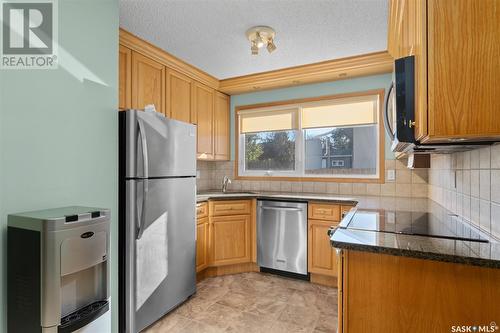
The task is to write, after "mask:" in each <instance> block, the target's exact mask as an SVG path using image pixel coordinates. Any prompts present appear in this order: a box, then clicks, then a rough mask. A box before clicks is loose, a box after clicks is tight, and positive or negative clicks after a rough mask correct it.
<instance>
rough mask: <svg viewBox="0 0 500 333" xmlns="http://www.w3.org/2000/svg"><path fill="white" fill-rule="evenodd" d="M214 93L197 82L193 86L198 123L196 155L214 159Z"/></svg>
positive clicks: (204, 158) (201, 157) (203, 158)
mask: <svg viewBox="0 0 500 333" xmlns="http://www.w3.org/2000/svg"><path fill="white" fill-rule="evenodd" d="M214 94H215V90H214V89H212V88H209V87H207V86H205V85H203V84H200V83H198V82H196V83H195V86H194V107H195V110H196V116H197V124H198V133H197V134H198V135H197V138H198V147H197V157H198V159H202V160H213V159H214V135H213V131H214Z"/></svg>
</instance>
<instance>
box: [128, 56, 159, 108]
mask: <svg viewBox="0 0 500 333" xmlns="http://www.w3.org/2000/svg"><path fill="white" fill-rule="evenodd" d="M164 96H165V66H163V65H162V64H160V63H158V62H156V61H154V60H152V59H150V58H148V57H145V56H143V55H142V54H140V53H137V52H134V51H132V107H133V108H135V109H143V108H144V107H145V106H146V105H148V104H154V106H155V107H156V111H158V112H161V113H165V102H164V100H165V97H164Z"/></svg>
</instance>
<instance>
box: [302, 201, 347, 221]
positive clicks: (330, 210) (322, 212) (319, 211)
mask: <svg viewBox="0 0 500 333" xmlns="http://www.w3.org/2000/svg"><path fill="white" fill-rule="evenodd" d="M307 214H308V217H309V218H310V219H316V220H326V221H334V222H338V221H340V206H339V205H333V204H325V203H314V202H313V203H309V206H308V209H307Z"/></svg>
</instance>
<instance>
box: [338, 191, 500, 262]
mask: <svg viewBox="0 0 500 333" xmlns="http://www.w3.org/2000/svg"><path fill="white" fill-rule="evenodd" d="M396 201H398V200H396ZM394 210H397V209H394V208H375V207H371V209H366V208H357V209H353V210H352V211H351V212H350V214H348V215H347V216H346V217H345V218H344V219H343V220H342V222H341V223H340V224H339V227H338V228H337V229H336V230H335V232H334V233H333V235H332V236H331V238H330V240H331V244H332V246H333V247H335V248H339V249H346V250H356V251H366V252H374V253H383V254H389V255H396V256H405V257H413V258H419V259H429V260H438V261H445V262H452V263H459V264H467V265H474V266H483V267H490V268H500V243H499V242H498V239H495V238H494V237H492V236H491V235H488V234H486V233H484V232H482V231H481V230H479V229H478V228H477V227H476V226H474V225H472V224H471V223H470V222H469V221H467V220H465V219H463V218H461V217H459V216H457V215H455V214H452V213H451V212H449V211H448V210H446V209H444V208H443V207H441V206H440V205H438V204H437V203H435V202H434V201H431V200H428V202H427V208H426V210H425V211H422V212H426V213H430V214H432V216H433V218H434V219H436V220H437V221H436V222H438V225H439V226H442V227H443V228H446V229H447V230H448V231H449V232H451V233H452V234H454V235H455V236H457V237H464V236H467V237H470V238H473V239H479V238H482V239H483V240H486V242H479V241H472V240H458V239H450V238H441V237H430V236H419V235H408V234H400V233H393V232H383V231H376V230H363V228H359V227H353V226H351V225H350V222H351V221H353V220H354V219H356V218H357V219H358V221H357V222H359V220H360V219H362V218H364V217H362V216H363V215H368V214H386V213H387V212H391V211H394ZM414 211H415V210H414ZM361 222H363V221H361ZM358 225H359V224H358Z"/></svg>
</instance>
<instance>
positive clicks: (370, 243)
mask: <svg viewBox="0 0 500 333" xmlns="http://www.w3.org/2000/svg"><path fill="white" fill-rule="evenodd" d="M248 198H257V199H274V200H276V199H284V200H298V201H325V202H332V203H338V204H345V205H356V209H353V210H351V212H350V213H349V214H348V215H347V216H346V217H345V218H344V220H343V221H342V222H341V223H340V224H339V227H338V228H337V229H336V230H335V232H334V233H333V235H332V237H331V244H332V246H333V247H335V248H339V249H348V250H357V251H367V252H375V253H384V254H390V255H398V256H406V257H414V258H420V259H429V260H438V261H445V262H453V263H461V264H469V265H475V266H484V267H491V268H500V242H499V241H498V239H495V238H493V237H491V236H489V235H486V234H484V233H482V232H481V235H482V236H483V238H484V237H486V238H487V239H488V242H476V241H463V240H454V239H446V238H436V237H428V236H415V235H403V234H396V233H388V232H380V231H368V230H358V229H353V228H350V227H349V225H348V223H349V220H350V219H351V218H352V217H353V215H354V214H356V213H361V212H362V211H364V210H365V211H374V210H375V211H379V212H384V211H407V212H427V213H432V214H433V216H434V217H435V218H437V219H440V220H441V221H442V222H443V223H445V224H446V223H449V216H454V217H455V220H456V219H457V218H458V219H460V218H459V217H457V216H456V215H454V214H452V213H451V212H449V211H448V210H446V209H444V208H443V207H442V206H440V205H439V204H437V203H436V202H434V201H432V200H430V199H426V198H399V197H381V196H357V195H349V196H343V195H338V194H314V193H284V192H228V193H225V194H223V193H221V192H220V191H207V192H200V193H199V194H198V195H197V202H203V201H207V200H235V199H248ZM459 222H460V223H464V224H466V225H469V222H467V221H465V220H463V219H461V221H459ZM472 230H475V227H472Z"/></svg>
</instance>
